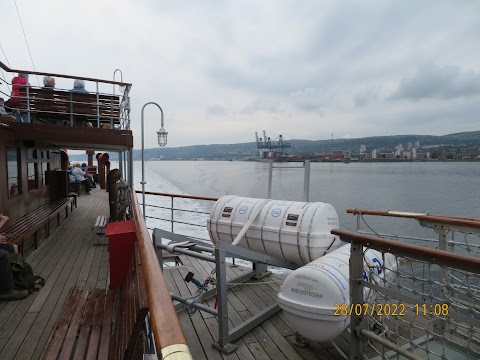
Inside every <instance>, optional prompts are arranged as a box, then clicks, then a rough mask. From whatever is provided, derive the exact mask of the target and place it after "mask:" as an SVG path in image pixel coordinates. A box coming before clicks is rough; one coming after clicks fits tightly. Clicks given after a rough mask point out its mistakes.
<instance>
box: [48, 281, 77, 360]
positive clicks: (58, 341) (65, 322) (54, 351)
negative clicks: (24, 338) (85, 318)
mask: <svg viewBox="0 0 480 360" xmlns="http://www.w3.org/2000/svg"><path fill="white" fill-rule="evenodd" d="M79 294H80V288H79V287H77V286H75V287H74V288H73V289H72V290H71V291H70V295H69V297H68V300H67V303H66V304H65V307H64V308H63V313H62V316H61V317H60V319H59V321H58V326H57V327H56V330H55V331H54V332H53V333H52V336H51V337H50V340H49V341H48V343H49V345H48V346H47V347H46V348H45V352H44V354H43V356H42V358H43V359H46V360H54V359H56V358H57V357H58V353H59V352H60V350H61V348H62V344H63V340H64V339H65V335H66V333H67V329H68V326H69V325H70V320H71V319H72V316H73V313H74V311H75V307H76V305H77V301H78V295H79Z"/></svg>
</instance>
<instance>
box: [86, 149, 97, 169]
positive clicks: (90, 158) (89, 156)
mask: <svg viewBox="0 0 480 360" xmlns="http://www.w3.org/2000/svg"><path fill="white" fill-rule="evenodd" d="M87 155H88V166H93V155H95V151H94V150H87Z"/></svg>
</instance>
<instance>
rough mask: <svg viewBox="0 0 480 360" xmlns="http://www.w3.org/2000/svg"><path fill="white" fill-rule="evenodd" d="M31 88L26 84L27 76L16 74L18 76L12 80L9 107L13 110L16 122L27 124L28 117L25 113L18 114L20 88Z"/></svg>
mask: <svg viewBox="0 0 480 360" xmlns="http://www.w3.org/2000/svg"><path fill="white" fill-rule="evenodd" d="M27 86H28V87H31V85H30V83H29V82H28V74H26V73H18V76H15V77H14V78H13V79H12V94H11V97H10V105H11V106H12V108H14V109H15V117H16V119H17V122H25V123H28V116H27V113H25V112H20V88H21V87H27Z"/></svg>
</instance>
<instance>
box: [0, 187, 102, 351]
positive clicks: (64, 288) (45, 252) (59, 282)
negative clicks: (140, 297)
mask: <svg viewBox="0 0 480 360" xmlns="http://www.w3.org/2000/svg"><path fill="white" fill-rule="evenodd" d="M92 191H93V192H92V194H93V195H92V196H81V197H79V198H78V207H77V208H76V209H74V211H73V212H71V213H70V212H69V217H68V219H65V212H62V215H61V219H62V220H61V223H60V225H59V226H57V224H56V221H52V222H51V225H50V236H49V238H48V239H46V240H43V241H40V243H39V247H38V248H37V249H36V250H34V251H33V252H32V253H30V254H29V255H28V256H27V258H26V261H27V262H28V263H29V264H31V265H32V267H33V270H34V273H35V274H38V275H41V276H43V277H45V279H46V284H45V286H44V287H43V288H42V289H41V290H40V291H39V292H37V293H33V294H31V295H30V296H29V297H27V298H26V299H24V300H21V301H15V302H6V303H1V305H0V346H1V349H0V351H2V353H0V354H1V355H0V358H1V359H2V360H4V359H5V360H9V359H13V358H19V359H29V358H31V359H38V358H39V357H40V356H41V354H42V353H43V351H44V347H45V345H46V342H47V341H48V339H49V337H50V334H51V331H52V329H53V327H54V325H55V323H56V321H57V319H58V316H59V314H60V312H61V310H62V308H63V304H64V302H65V299H66V297H67V295H68V292H69V291H70V289H71V287H72V286H73V285H75V283H76V282H78V278H79V277H80V278H84V279H85V280H84V281H86V280H88V275H89V274H90V267H91V266H92V263H91V262H90V263H89V262H88V259H87V263H86V261H85V260H86V256H87V254H88V253H89V249H91V248H94V246H93V245H92V244H91V243H92V240H93V239H94V238H93V236H94V234H93V232H92V231H91V226H92V224H93V222H94V221H95V217H96V216H97V215H107V214H108V212H109V210H108V194H107V193H106V192H104V191H102V190H100V189H93V190H92ZM39 239H43V237H42V236H41V235H40V237H39ZM94 250H95V249H93V251H94ZM92 260H93V258H92ZM98 265H99V266H98V268H97V273H96V274H95V275H91V277H90V279H91V281H92V282H93V279H95V285H99V282H102V281H103V284H104V285H105V286H106V284H107V280H108V252H107V254H104V252H103V250H102V252H101V256H100V261H99V262H98ZM82 269H83V270H85V271H86V272H87V273H86V277H85V274H83V273H82ZM99 277H100V280H99ZM26 338H28V341H20V340H23V339H26Z"/></svg>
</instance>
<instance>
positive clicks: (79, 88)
mask: <svg viewBox="0 0 480 360" xmlns="http://www.w3.org/2000/svg"><path fill="white" fill-rule="evenodd" d="M70 91H73V92H79V93H88V91H87V90H85V81H83V80H79V79H77V80H75V81H74V82H73V89H72V90H70Z"/></svg>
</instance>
